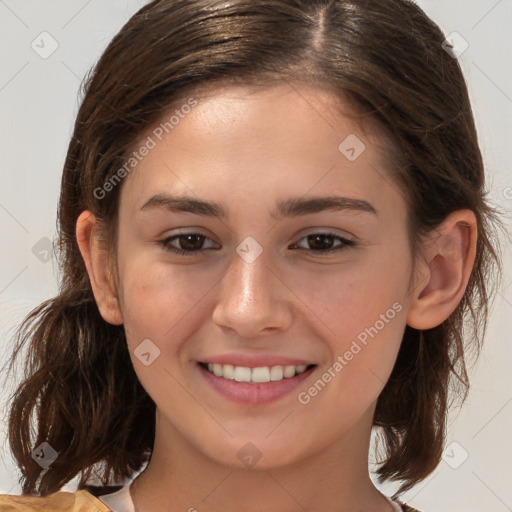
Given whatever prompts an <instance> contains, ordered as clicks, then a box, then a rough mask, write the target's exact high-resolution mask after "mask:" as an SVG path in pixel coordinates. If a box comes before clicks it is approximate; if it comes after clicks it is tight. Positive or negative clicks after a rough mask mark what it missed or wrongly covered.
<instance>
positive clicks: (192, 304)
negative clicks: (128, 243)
mask: <svg viewBox="0 0 512 512" xmlns="http://www.w3.org/2000/svg"><path fill="white" fill-rule="evenodd" d="M220 277H222V276H220ZM220 277H216V276H215V275H212V272H211V271H207V270H205V269H200V268H198V266H197V265H181V266H177V265H175V266H174V267H173V266H171V265H169V264H167V263H162V262H151V263H147V264H146V262H145V261H144V260H142V259H141V260H139V261H137V259H133V260H130V261H129V262H126V263H125V264H124V266H123V267H121V266H120V279H121V282H122V287H121V290H122V293H121V295H122V297H121V309H122V313H123V319H124V326H125V330H126V334H127V338H128V343H129V345H130V346H132V347H133V346H134V345H136V344H137V343H140V341H142V340H143V339H146V338H150V339H152V340H155V343H156V344H157V345H159V346H160V345H161V346H163V343H164V340H165V346H166V350H168V349H171V350H172V349H173V348H177V346H174V345H172V343H171V344H169V340H172V339H177V340H181V339H184V334H185V333H184V329H187V326H189V327H188V328H189V329H192V328H193V318H194V316H195V315H197V314H198V313H200V312H201V311H202V308H203V306H204V304H205V302H206V301H205V300H204V299H205V297H206V296H207V294H208V292H209V291H210V290H211V289H212V288H213V287H214V286H215V283H216V282H217V281H218V280H219V279H220Z"/></svg>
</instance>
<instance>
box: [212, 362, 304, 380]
mask: <svg viewBox="0 0 512 512" xmlns="http://www.w3.org/2000/svg"><path fill="white" fill-rule="evenodd" d="M306 368H307V367H306V365H305V364H303V365H299V366H293V365H287V366H280V365H277V366H272V367H270V366H259V367H257V368H248V367H247V366H233V365H232V364H218V363H208V371H209V372H210V373H213V374H215V375H216V376H217V377H223V378H224V379H228V380H236V381H237V382H254V383H264V382H270V381H272V382H275V381H279V380H283V379H289V378H291V377H294V376H295V375H299V374H300V373H303V372H304V371H306Z"/></svg>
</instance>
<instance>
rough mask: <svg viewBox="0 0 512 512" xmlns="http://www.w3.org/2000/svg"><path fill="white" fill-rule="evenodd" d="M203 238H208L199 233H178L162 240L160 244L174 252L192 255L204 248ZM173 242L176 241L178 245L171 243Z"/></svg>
mask: <svg viewBox="0 0 512 512" xmlns="http://www.w3.org/2000/svg"><path fill="white" fill-rule="evenodd" d="M205 240H210V239H209V238H208V237H206V236H204V235H201V234H200V233H180V234H179V235H173V236H170V237H168V238H166V239H165V240H162V241H161V242H160V244H161V245H162V247H163V248H164V249H165V250H167V251H170V252H173V253H175V254H179V255H182V256H193V255H194V254H196V253H200V252H202V251H204V250H205V249H203V248H202V246H203V243H204V241H205ZM173 242H177V243H178V247H176V246H175V245H173Z"/></svg>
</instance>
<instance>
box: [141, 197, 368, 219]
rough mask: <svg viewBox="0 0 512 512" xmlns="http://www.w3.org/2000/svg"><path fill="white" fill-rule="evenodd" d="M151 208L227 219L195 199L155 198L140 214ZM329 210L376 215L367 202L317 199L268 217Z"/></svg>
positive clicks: (280, 206)
mask: <svg viewBox="0 0 512 512" xmlns="http://www.w3.org/2000/svg"><path fill="white" fill-rule="evenodd" d="M154 208H164V209H167V210H171V211H176V212H188V213H195V214H196V215H205V216H208V217H216V218H219V219H226V218H227V217H228V216H229V213H228V211H227V210H226V209H225V208H224V206H222V205H221V204H220V203H217V202H215V201H206V200H202V199H197V198H195V197H191V196H171V195H168V194H156V195H154V196H152V197H151V198H150V199H148V200H147V201H146V202H145V203H144V204H143V205H142V207H141V208H140V210H141V211H144V210H149V209H154ZM328 210H335V211H341V210H352V211H358V212H367V213H371V214H373V215H378V213H377V210H376V209H375V207H374V206H373V205H371V204H370V203H369V202H368V201H364V200H363V199H357V198H353V197H343V196H318V197H310V198H307V199H306V198H304V197H297V198H290V199H286V200H281V201H278V202H277V209H276V210H273V211H271V212H269V214H270V216H271V217H272V218H274V219H279V218H282V217H296V216H299V215H308V214H311V213H319V212H323V211H328Z"/></svg>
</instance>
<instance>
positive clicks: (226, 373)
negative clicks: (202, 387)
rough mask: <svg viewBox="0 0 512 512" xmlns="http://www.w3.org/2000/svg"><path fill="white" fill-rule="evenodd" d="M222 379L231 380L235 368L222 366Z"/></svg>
mask: <svg viewBox="0 0 512 512" xmlns="http://www.w3.org/2000/svg"><path fill="white" fill-rule="evenodd" d="M222 377H224V378H225V379H229V380H233V379H234V378H235V367H234V366H233V365H232V364H225V365H223V366H222Z"/></svg>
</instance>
